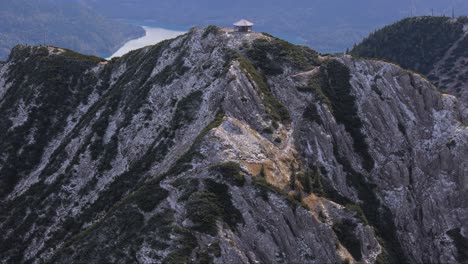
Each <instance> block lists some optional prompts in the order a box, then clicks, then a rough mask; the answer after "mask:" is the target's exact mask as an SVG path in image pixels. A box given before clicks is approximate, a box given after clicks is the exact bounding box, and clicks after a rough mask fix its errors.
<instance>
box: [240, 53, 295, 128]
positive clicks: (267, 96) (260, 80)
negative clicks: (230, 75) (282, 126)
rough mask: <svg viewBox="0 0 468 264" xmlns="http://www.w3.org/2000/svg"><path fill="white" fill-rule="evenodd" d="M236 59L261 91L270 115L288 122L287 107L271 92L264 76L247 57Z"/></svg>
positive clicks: (274, 118)
mask: <svg viewBox="0 0 468 264" xmlns="http://www.w3.org/2000/svg"><path fill="white" fill-rule="evenodd" d="M238 61H239V63H240V67H241V69H242V70H243V71H244V72H245V73H246V74H247V75H248V76H249V79H251V80H252V81H253V84H254V86H255V87H256V88H257V89H258V90H259V92H260V93H261V95H262V99H263V104H264V105H265V107H266V109H267V113H268V114H269V115H270V117H271V118H272V119H273V120H274V121H277V122H289V121H290V116H289V112H288V109H287V108H286V107H285V106H284V105H283V104H282V103H281V102H280V101H279V100H278V99H277V98H276V97H275V96H274V95H273V94H272V93H271V91H270V88H269V87H268V84H267V80H266V77H265V76H264V75H262V74H261V73H259V72H258V71H257V69H256V68H255V67H254V65H253V64H252V63H251V62H250V61H249V60H248V59H247V58H245V57H239V58H238Z"/></svg>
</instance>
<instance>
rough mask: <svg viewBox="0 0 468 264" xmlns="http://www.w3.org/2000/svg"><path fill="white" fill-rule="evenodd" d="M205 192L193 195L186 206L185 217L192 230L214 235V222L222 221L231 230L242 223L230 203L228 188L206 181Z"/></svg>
mask: <svg viewBox="0 0 468 264" xmlns="http://www.w3.org/2000/svg"><path fill="white" fill-rule="evenodd" d="M206 185H207V186H206V188H207V190H205V191H199V192H195V193H193V194H192V195H191V196H190V198H189V201H188V202H187V204H186V209H187V217H188V218H189V219H190V220H191V221H192V222H193V223H194V227H193V228H194V230H196V231H200V232H204V233H207V234H211V235H215V234H216V232H217V230H216V222H217V221H218V220H220V219H222V220H223V221H224V222H225V223H226V224H228V225H229V226H230V227H231V228H235V226H236V224H237V223H239V222H243V218H242V214H241V213H240V212H239V210H237V209H236V208H235V207H234V205H233V204H232V201H231V195H230V194H229V188H228V187H227V186H226V185H225V184H220V183H217V182H214V181H212V180H207V181H206Z"/></svg>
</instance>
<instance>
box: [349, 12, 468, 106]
mask: <svg viewBox="0 0 468 264" xmlns="http://www.w3.org/2000/svg"><path fill="white" fill-rule="evenodd" d="M351 54H353V55H355V56H360V57H365V58H377V59H383V60H386V61H390V62H393V63H397V64H399V65H401V66H402V67H403V68H406V69H410V70H413V71H417V72H420V73H422V74H424V75H426V76H428V78H429V79H430V80H431V81H432V82H433V83H434V84H435V85H436V86H437V87H438V88H440V89H441V90H442V91H444V92H447V93H450V94H453V95H456V96H459V97H461V99H462V100H463V101H464V102H465V104H468V68H467V65H468V18H467V17H460V18H457V19H452V18H448V17H412V18H406V19H403V20H401V21H399V22H397V23H395V24H393V25H389V26H386V27H384V28H382V29H381V30H378V31H376V32H374V33H372V34H371V35H370V36H369V37H367V38H366V39H364V40H363V41H362V42H361V43H360V44H358V45H356V46H354V47H353V49H352V50H351Z"/></svg>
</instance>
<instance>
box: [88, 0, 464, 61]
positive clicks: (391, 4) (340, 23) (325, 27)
mask: <svg viewBox="0 0 468 264" xmlns="http://www.w3.org/2000/svg"><path fill="white" fill-rule="evenodd" d="M83 1H85V2H86V3H88V4H89V5H90V6H92V7H93V8H95V9H96V10H98V11H99V12H101V13H102V14H104V15H106V16H109V17H114V18H126V19H136V20H148V19H149V20H154V21H156V22H159V23H161V25H185V26H192V25H198V26H207V25H212V24H214V25H220V26H230V25H231V24H232V22H234V21H236V20H238V19H240V18H243V17H245V18H247V19H249V20H252V21H253V22H255V24H256V25H255V29H256V30H257V31H260V32H262V31H265V32H269V33H272V34H274V35H277V36H279V37H281V38H286V39H287V40H290V41H295V42H296V43H297V44H307V45H309V46H311V47H312V48H314V49H316V50H318V51H320V52H325V53H326V52H343V51H344V50H346V48H347V47H350V46H352V45H353V44H354V43H357V42H359V41H361V40H362V38H364V37H365V36H367V35H368V34H369V33H370V32H372V31H373V30H375V29H376V28H380V27H382V26H385V25H387V24H389V23H393V22H394V21H397V20H400V19H402V18H404V17H408V16H410V15H423V14H424V15H428V14H430V13H431V9H433V10H434V13H436V14H447V15H448V14H451V12H452V11H451V9H452V6H454V7H455V12H456V14H462V13H465V14H466V13H467V12H468V3H467V2H466V1H464V0H454V1H446V0H412V1H410V0H394V1H388V0H353V1H349V0H328V1H325V0H295V1H293V3H291V2H290V1H281V0H237V1H213V0H197V1H193V0H158V1H151V0H83Z"/></svg>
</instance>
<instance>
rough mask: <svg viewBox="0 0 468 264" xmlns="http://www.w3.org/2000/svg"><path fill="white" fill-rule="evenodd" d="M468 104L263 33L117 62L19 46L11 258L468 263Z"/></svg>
mask: <svg viewBox="0 0 468 264" xmlns="http://www.w3.org/2000/svg"><path fill="white" fill-rule="evenodd" d="M63 65H68V66H67V67H64V66H63ZM467 115H468V113H467V109H466V108H465V107H464V106H463V105H462V104H460V103H459V102H458V101H457V99H456V98H454V97H453V96H448V95H442V94H440V93H439V92H438V91H437V90H436V89H435V88H434V87H433V86H432V85H431V84H430V83H428V82H427V81H425V80H424V79H422V78H421V77H420V76H418V75H416V74H414V73H410V72H407V71H405V70H402V69H400V68H399V67H397V66H394V65H391V64H387V63H383V62H376V61H365V60H359V59H352V58H325V57H319V56H318V55H317V54H316V53H315V52H314V51H312V50H309V49H307V48H303V47H296V46H293V45H291V44H289V43H286V42H283V41H281V40H278V39H275V38H272V37H270V36H267V35H263V34H248V35H241V34H233V33H226V32H223V31H221V30H219V29H217V28H214V27H209V28H206V29H205V28H195V29H193V30H192V31H190V32H189V33H188V34H186V35H184V36H181V37H179V38H177V39H175V40H170V41H165V42H163V43H161V44H159V45H157V46H152V47H147V48H144V49H141V50H137V51H134V52H131V53H130V54H127V55H126V56H124V57H122V58H119V59H115V60H112V61H108V62H100V61H99V60H98V59H96V58H93V57H83V56H80V55H78V54H75V53H72V52H69V51H65V50H61V49H56V48H45V47H42V48H38V47H28V46H20V47H17V48H16V49H15V50H14V51H13V52H12V54H11V56H10V59H9V61H8V62H6V63H5V64H2V65H1V66H0V128H1V129H0V151H1V152H0V180H1V184H0V186H5V187H4V188H2V190H1V197H2V200H1V204H0V206H1V207H0V234H1V235H0V239H1V240H0V247H1V248H0V252H2V256H1V261H2V262H4V263H11V262H14V263H21V262H39V261H40V260H44V261H46V262H52V263H70V262H75V263H106V262H112V263H137V262H138V263H160V262H165V263H186V262H197V263H198V262H202V263H206V262H208V263H210V262H214V263H252V262H264V263H340V262H345V263H354V262H357V261H361V262H363V263H374V262H376V261H379V262H381V263H382V262H384V263H385V262H387V263H403V262H405V261H410V262H411V263H429V262H431V263H434V262H445V263H447V262H460V263H462V262H466V261H467V256H466V255H465V252H466V237H467V234H466V230H467V227H468V226H467V225H466V223H468V221H467V220H468V219H467V218H468V217H467V216H468V209H467V204H466V201H467V200H468V199H467V190H468V185H467V184H466V183H467V181H466V175H467V174H466V168H467V164H466V159H465V157H466V155H467V151H468V150H467V141H468V129H467V125H466V124H467V121H468V119H467V118H468V116H467Z"/></svg>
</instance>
